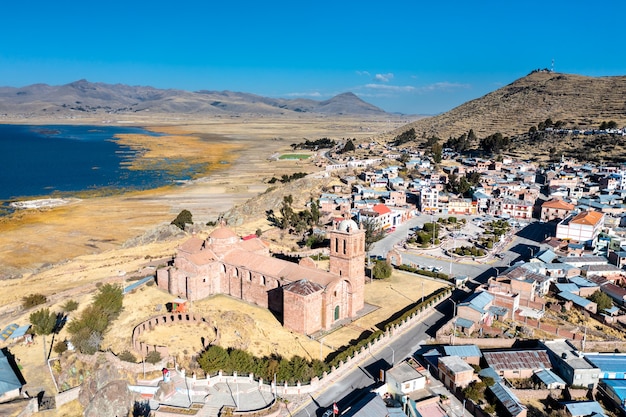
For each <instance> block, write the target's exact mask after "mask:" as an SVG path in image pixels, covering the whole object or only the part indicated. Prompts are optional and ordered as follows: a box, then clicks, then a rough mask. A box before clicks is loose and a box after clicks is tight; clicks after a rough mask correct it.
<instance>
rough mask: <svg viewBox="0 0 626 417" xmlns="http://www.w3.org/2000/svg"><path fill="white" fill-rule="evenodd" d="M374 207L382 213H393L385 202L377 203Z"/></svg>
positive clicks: (377, 211)
mask: <svg viewBox="0 0 626 417" xmlns="http://www.w3.org/2000/svg"><path fill="white" fill-rule="evenodd" d="M372 209H373V210H374V211H375V212H376V213H378V214H380V215H383V214H388V213H391V210H390V209H389V207H387V206H386V205H384V204H376V205H375V206H374V207H372Z"/></svg>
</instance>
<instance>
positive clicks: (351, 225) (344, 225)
mask: <svg viewBox="0 0 626 417" xmlns="http://www.w3.org/2000/svg"><path fill="white" fill-rule="evenodd" d="M337 230H339V231H340V232H348V233H351V232H353V231H356V230H359V226H358V225H357V224H356V222H355V221H354V220H352V219H346V220H342V221H341V223H339V227H338V228H337Z"/></svg>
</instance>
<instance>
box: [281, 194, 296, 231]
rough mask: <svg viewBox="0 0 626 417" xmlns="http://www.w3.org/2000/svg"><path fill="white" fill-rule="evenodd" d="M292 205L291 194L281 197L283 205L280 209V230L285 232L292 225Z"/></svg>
mask: <svg viewBox="0 0 626 417" xmlns="http://www.w3.org/2000/svg"><path fill="white" fill-rule="evenodd" d="M291 204H293V196H292V195H291V194H289V195H286V196H283V205H282V206H281V207H280V215H281V216H282V218H281V220H280V228H281V229H283V230H285V229H289V228H290V227H291V226H292V225H293V220H294V212H293V208H292V207H291Z"/></svg>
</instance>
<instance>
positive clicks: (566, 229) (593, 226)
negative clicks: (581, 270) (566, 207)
mask: <svg viewBox="0 0 626 417" xmlns="http://www.w3.org/2000/svg"><path fill="white" fill-rule="evenodd" d="M603 226H604V214H602V213H600V212H597V211H583V212H581V213H579V214H576V215H574V214H570V215H569V216H567V217H566V218H565V219H564V220H562V221H561V222H559V224H557V226H556V237H557V238H558V239H563V240H566V239H568V240H574V241H576V242H580V243H584V244H585V245H586V246H589V247H593V246H595V242H596V239H597V237H598V235H599V234H600V232H601V231H602V227H603Z"/></svg>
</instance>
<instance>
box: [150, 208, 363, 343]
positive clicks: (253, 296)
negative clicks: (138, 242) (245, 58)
mask: <svg viewBox="0 0 626 417" xmlns="http://www.w3.org/2000/svg"><path fill="white" fill-rule="evenodd" d="M364 257H365V231H364V230H362V229H360V228H359V227H358V226H357V224H356V223H355V222H354V221H352V220H343V221H341V222H340V223H339V224H338V226H337V227H336V229H335V230H333V231H331V232H330V272H329V271H323V270H320V269H317V268H316V267H315V265H314V263H313V262H312V261H311V260H310V259H308V258H305V259H303V260H302V261H301V262H300V264H295V263H292V262H288V261H284V260H280V259H276V258H273V257H271V256H270V253H269V249H268V248H267V246H266V245H265V244H264V243H263V242H262V241H261V240H260V239H250V240H242V239H240V238H239V237H238V236H237V235H236V234H235V233H234V232H233V231H232V230H231V229H229V228H227V227H219V228H217V229H216V230H214V231H213V232H212V233H211V234H210V235H209V237H208V238H207V239H206V240H203V239H200V238H198V237H192V238H190V239H189V240H188V241H187V242H185V243H184V244H183V245H181V246H180V247H179V248H178V253H177V254H176V256H175V257H174V259H173V261H172V262H171V264H170V265H169V266H167V267H166V268H163V269H159V270H158V271H157V284H158V286H159V288H162V289H164V290H167V291H168V292H170V293H171V294H172V295H175V296H179V297H184V298H186V299H188V300H190V301H195V300H200V299H203V298H206V297H209V296H211V295H215V294H226V295H230V296H232V297H236V298H239V299H241V300H244V301H247V302H250V303H254V304H257V305H259V306H261V307H265V308H268V309H270V310H272V311H273V312H274V313H275V314H276V315H277V316H278V317H281V318H282V324H283V326H285V327H286V328H288V329H290V330H293V331H296V332H299V333H303V334H312V333H315V332H318V331H320V330H328V329H330V328H332V327H333V326H335V325H337V324H338V322H340V321H341V320H344V319H350V318H354V317H356V316H357V314H358V312H359V310H361V309H363V306H364V296H363V293H364V286H365V269H364Z"/></svg>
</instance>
